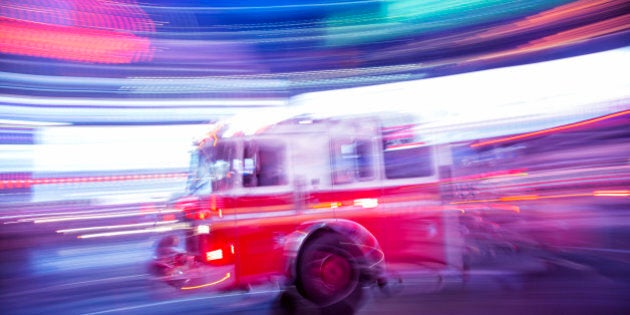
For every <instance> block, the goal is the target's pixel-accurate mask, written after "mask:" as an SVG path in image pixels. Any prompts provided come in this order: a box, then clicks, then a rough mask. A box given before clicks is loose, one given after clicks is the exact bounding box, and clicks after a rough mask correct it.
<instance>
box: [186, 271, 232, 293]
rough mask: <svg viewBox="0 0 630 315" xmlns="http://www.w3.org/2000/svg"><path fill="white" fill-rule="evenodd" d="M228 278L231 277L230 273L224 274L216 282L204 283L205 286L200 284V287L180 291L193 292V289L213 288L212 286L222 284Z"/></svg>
mask: <svg viewBox="0 0 630 315" xmlns="http://www.w3.org/2000/svg"><path fill="white" fill-rule="evenodd" d="M230 276H231V275H230V273H229V272H228V273H226V274H225V277H223V278H221V279H219V280H217V281H214V282H210V283H206V284H201V285H197V286H192V287H182V288H181V289H182V290H195V289H201V288H205V287H209V286H213V285H216V284H219V283H221V282H223V281H225V280H227V279H229V278H230Z"/></svg>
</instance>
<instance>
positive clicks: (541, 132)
mask: <svg viewBox="0 0 630 315" xmlns="http://www.w3.org/2000/svg"><path fill="white" fill-rule="evenodd" d="M628 114H630V110H625V111H621V112H617V113H613V114H609V115H605V116H601V117H597V118H593V119H589V120H584V121H581V122H577V123H573V124H567V125H563V126H558V127H553V128H548V129H543V130H538V131H534V132H529V133H523V134H520V135H515V136H510V137H504V138H499V139H493V140H487V141H482V142H477V143H473V144H471V145H470V147H471V148H477V147H481V146H486V145H489V144H497V143H501V142H508V141H514V140H521V139H525V138H529V137H534V136H540V135H545V134H549V133H552V132H559V131H565V130H567V129H571V128H577V127H581V126H585V125H589V124H593V123H596V122H599V121H602V120H606V119H610V118H614V117H619V116H624V115H628Z"/></svg>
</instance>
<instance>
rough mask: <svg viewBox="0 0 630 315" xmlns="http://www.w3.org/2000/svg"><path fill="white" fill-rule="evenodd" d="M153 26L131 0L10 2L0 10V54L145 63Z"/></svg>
mask: <svg viewBox="0 0 630 315" xmlns="http://www.w3.org/2000/svg"><path fill="white" fill-rule="evenodd" d="M154 31H155V25H154V23H153V21H152V20H151V19H149V18H148V16H147V15H146V14H145V13H144V12H143V11H142V10H141V9H140V8H139V7H138V6H137V4H135V3H134V2H133V1H125V3H122V2H120V3H118V2H113V1H100V0H61V1H47V0H43V1H32V0H30V1H15V0H10V1H7V2H6V3H5V2H3V5H2V7H1V10H0V33H2V37H1V39H0V52H2V53H8V54H17V55H26V56H35V57H46V58H53V59H63V60H72V61H80V62H96V63H110V64H118V63H131V62H138V61H149V60H151V58H152V54H153V48H152V47H151V42H150V40H149V39H148V38H146V37H141V36H137V35H134V34H133V32H144V33H151V32H154Z"/></svg>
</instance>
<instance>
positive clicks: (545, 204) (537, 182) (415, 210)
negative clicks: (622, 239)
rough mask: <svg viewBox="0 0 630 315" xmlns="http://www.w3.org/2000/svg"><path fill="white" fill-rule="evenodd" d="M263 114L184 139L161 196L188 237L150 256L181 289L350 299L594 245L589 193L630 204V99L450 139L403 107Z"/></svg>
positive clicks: (319, 300)
mask: <svg viewBox="0 0 630 315" xmlns="http://www.w3.org/2000/svg"><path fill="white" fill-rule="evenodd" d="M265 117H271V118H272V121H268V122H261V121H262V120H263V118H262V117H261V116H258V119H257V121H258V124H254V123H251V121H247V120H244V119H242V117H239V118H236V119H233V120H231V121H227V122H225V123H219V124H216V125H214V126H213V130H212V131H211V132H209V133H208V134H207V135H205V136H204V137H203V138H202V139H201V140H200V141H198V142H197V143H196V145H195V148H194V150H193V151H192V159H191V162H192V165H191V173H190V178H189V182H188V187H187V190H186V194H185V195H184V196H182V197H180V198H177V199H176V200H175V201H174V202H173V204H172V206H173V207H174V208H176V209H178V210H180V211H181V214H182V217H183V220H184V221H185V222H187V224H188V227H187V228H186V229H185V235H184V236H183V237H181V238H180V239H181V242H182V245H184V246H183V247H184V250H182V251H177V250H176V249H175V248H176V247H177V246H175V245H176V243H177V241H178V240H177V239H176V238H175V237H174V236H169V237H166V238H165V239H163V240H162V242H161V244H160V246H159V247H158V255H157V256H158V257H157V258H156V260H155V267H156V268H157V270H158V272H159V274H160V276H161V279H163V280H165V281H166V282H168V283H170V284H172V285H174V286H176V287H177V288H179V289H180V290H197V289H205V290H214V291H225V290H232V289H243V288H248V287H253V286H256V285H264V284H268V283H278V284H281V285H290V286H293V287H295V288H296V289H297V292H299V293H300V294H301V295H302V296H303V297H304V298H306V299H308V300H310V301H311V302H313V303H315V304H317V305H320V306H330V305H336V304H339V303H354V302H356V300H357V298H358V296H360V292H361V290H362V288H363V287H365V286H367V285H371V284H373V285H380V286H384V285H386V283H387V281H388V279H392V278H394V279H408V278H409V277H411V276H418V275H437V277H436V279H444V277H447V276H449V275H452V276H454V277H459V276H461V275H463V273H464V272H465V270H466V268H467V265H468V264H470V257H471V254H475V253H476V254H479V255H481V254H480V253H479V251H487V252H492V251H494V250H497V249H503V250H506V249H507V250H517V247H518V246H521V247H522V246H530V245H531V246H532V248H533V247H534V246H539V247H545V248H553V247H555V248H556V249H560V250H566V249H567V248H575V246H583V245H584V244H589V243H588V242H587V243H584V241H585V240H588V241H589V242H591V243H590V244H589V246H591V247H592V246H600V245H602V244H603V243H601V242H599V240H600V239H601V235H602V233H610V232H611V230H610V229H609V228H610V226H609V225H606V226H602V225H597V226H595V225H593V224H586V223H585V222H583V221H584V220H589V219H593V218H595V217H594V216H593V211H600V210H597V209H598V208H597V207H593V206H592V205H593V204H596V205H599V206H602V202H604V203H605V204H606V205H610V204H611V203H612V202H617V203H618V202H621V203H622V204H624V202H625V204H626V205H627V196H628V195H629V193H628V190H627V184H628V182H629V180H628V178H630V175H629V174H630V170H629V169H628V167H627V157H625V158H624V155H623V154H621V155H619V154H615V152H617V153H618V152H628V151H627V149H628V147H627V146H628V143H630V142H627V141H626V140H627V139H628V136H629V135H628V132H627V128H626V127H625V126H627V123H628V119H630V112H629V111H627V110H626V111H620V112H617V113H612V114H609V115H604V116H600V117H596V118H594V119H590V120H583V121H580V122H577V123H573V124H564V125H561V126H556V127H553V128H544V129H539V130H535V131H531V132H525V133H519V134H511V135H506V136H503V137H488V138H483V139H473V140H465V141H459V142H457V141H455V142H453V141H450V142H447V143H441V141H438V140H436V139H437V138H436V137H435V135H439V134H442V133H443V130H437V131H436V130H435V128H431V127H430V126H425V125H423V124H422V123H421V122H419V121H418V120H416V119H415V118H414V116H413V115H409V114H405V113H400V112H393V113H391V112H376V113H370V114H354V115H336V116H326V115H314V114H299V115H296V114H289V115H286V114H284V115H281V114H277V115H274V116H265ZM508 123H509V122H508ZM450 132H453V130H450ZM585 134H589V135H590V137H591V139H590V142H589V141H586V142H585V141H583V140H584V138H583V137H584V135H585ZM599 138H601V139H603V140H602V141H598V140H597V139H599ZM576 147H581V148H583V150H578V151H576V150H575V148H576ZM604 148H605V149H606V150H607V151H606V150H603V149H604ZM542 151H544V154H543V152H542ZM571 157H573V158H574V161H573V162H572V161H571V159H570V158H571ZM606 178H607V179H608V180H603V179H606ZM576 184H579V185H578V186H576ZM617 197H622V198H621V199H619V198H617ZM624 197H625V198H624ZM611 199H612V201H611ZM556 201H561V202H556ZM576 204H578V205H580V206H576ZM585 205H588V207H587V208H586V210H584V209H583V208H584V207H585ZM580 207H581V208H580ZM575 209H580V210H579V211H575ZM604 213H608V214H609V213H610V212H599V213H598V216H597V220H599V221H597V222H600V221H602V218H604V217H605V218H607V220H613V221H614V220H615V218H612V217H610V216H607V215H603V214H604ZM575 220H578V221H580V220H581V221H580V222H577V223H576V222H575ZM567 224H569V225H571V226H566V225H567ZM585 224H586V225H585ZM562 225H564V228H561V227H560V226H562ZM602 231H603V232H602ZM484 242H485V243H484ZM593 242H595V243H594V245H593ZM580 244H581V245H580ZM471 249H472V250H473V252H471ZM521 249H522V248H521ZM474 250H477V252H474ZM486 254H488V253H486Z"/></svg>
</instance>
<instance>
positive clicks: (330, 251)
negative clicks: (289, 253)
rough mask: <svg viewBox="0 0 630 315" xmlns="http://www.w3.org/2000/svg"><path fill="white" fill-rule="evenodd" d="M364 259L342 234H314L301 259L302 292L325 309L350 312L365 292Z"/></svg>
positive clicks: (299, 267)
mask: <svg viewBox="0 0 630 315" xmlns="http://www.w3.org/2000/svg"><path fill="white" fill-rule="evenodd" d="M360 260H361V257H359V253H358V251H357V250H356V247H355V246H354V245H352V244H351V243H350V242H348V241H347V240H346V239H345V238H344V237H342V236H341V235H339V234H336V233H333V232H321V233H319V234H318V235H314V236H313V238H312V239H310V240H308V241H307V243H306V244H305V245H304V247H303V249H302V251H301V252H300V256H299V258H298V263H297V279H296V287H297V289H298V292H299V293H300V294H301V295H302V296H303V297H304V298H306V299H308V300H309V301H311V302H312V303H314V304H316V305H317V306H319V307H321V308H322V310H324V311H327V310H329V311H333V310H339V309H344V313H346V314H347V313H349V310H354V309H355V308H356V307H357V305H358V303H359V301H360V299H361V295H362V286H361V283H360V282H361V281H360V279H361V274H360V273H361V272H360V268H359V261H360Z"/></svg>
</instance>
